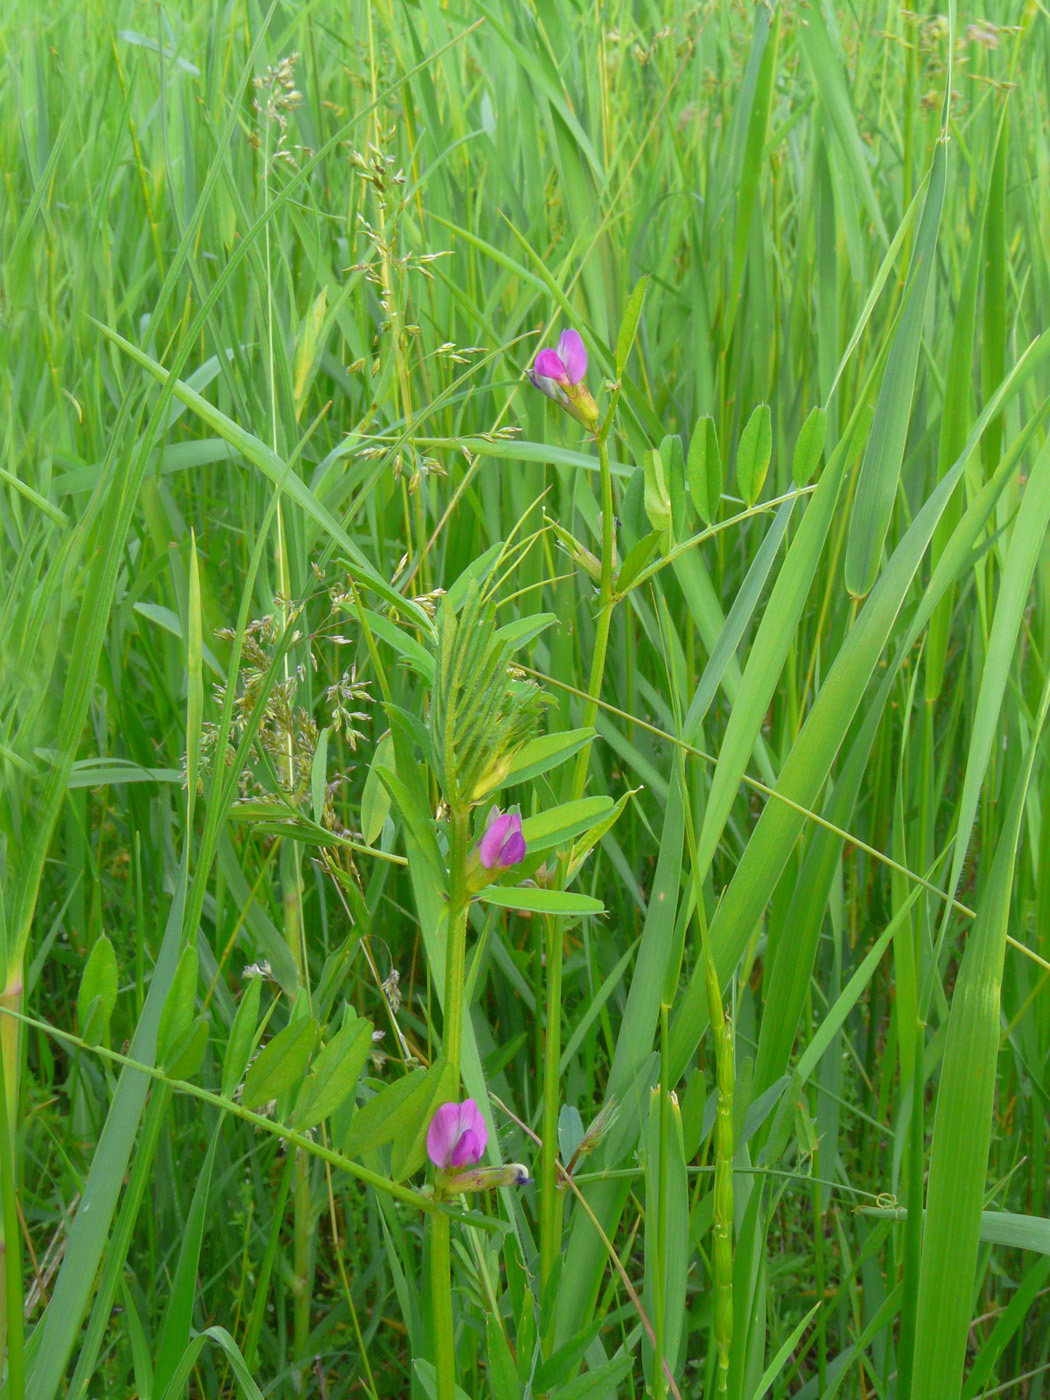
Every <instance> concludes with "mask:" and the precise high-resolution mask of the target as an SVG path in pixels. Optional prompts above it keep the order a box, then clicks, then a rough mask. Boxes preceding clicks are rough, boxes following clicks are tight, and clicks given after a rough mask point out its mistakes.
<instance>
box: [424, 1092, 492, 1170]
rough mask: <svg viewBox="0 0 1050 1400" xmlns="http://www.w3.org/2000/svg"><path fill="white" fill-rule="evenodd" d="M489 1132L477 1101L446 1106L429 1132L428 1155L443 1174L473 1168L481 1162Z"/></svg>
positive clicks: (433, 1122) (431, 1123) (431, 1121)
mask: <svg viewBox="0 0 1050 1400" xmlns="http://www.w3.org/2000/svg"><path fill="white" fill-rule="evenodd" d="M488 1140H489V1130H488V1128H486V1126H485V1120H484V1118H482V1116H481V1110H480V1109H479V1108H478V1106H477V1104H476V1103H475V1102H474V1100H473V1099H466V1100H465V1101H464V1102H463V1103H443V1104H442V1105H441V1107H440V1108H439V1109H438V1111H437V1112H436V1113H435V1114H434V1116H433V1118H432V1119H431V1120H430V1127H429V1128H428V1129H427V1152H428V1154H429V1156H430V1160H431V1161H432V1162H433V1163H434V1166H435V1167H439V1168H440V1169H441V1170H442V1171H443V1172H447V1171H458V1170H459V1169H460V1167H473V1166H475V1165H476V1164H477V1163H478V1162H480V1161H481V1154H482V1153H483V1152H484V1151H485V1144H486V1143H487V1142H488Z"/></svg>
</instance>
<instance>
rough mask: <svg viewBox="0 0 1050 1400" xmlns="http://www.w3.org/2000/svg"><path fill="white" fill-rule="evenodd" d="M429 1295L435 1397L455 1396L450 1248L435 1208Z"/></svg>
mask: <svg viewBox="0 0 1050 1400" xmlns="http://www.w3.org/2000/svg"><path fill="white" fill-rule="evenodd" d="M430 1297H431V1302H432V1306H433V1319H434V1354H435V1358H436V1361H437V1400H455V1397H456V1348H455V1334H454V1331H453V1322H452V1250H451V1246H450V1243H449V1219H448V1216H447V1215H446V1214H445V1212H444V1211H441V1210H436V1211H435V1212H434V1215H433V1217H432V1219H431V1221H430Z"/></svg>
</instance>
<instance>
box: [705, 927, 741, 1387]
mask: <svg viewBox="0 0 1050 1400" xmlns="http://www.w3.org/2000/svg"><path fill="white" fill-rule="evenodd" d="M699 912H700V925H701V929H702V931H703V933H702V937H703V958H704V975H705V980H706V983H707V1004H708V1008H709V1013H710V1016H711V1030H712V1034H713V1035H714V1041H715V1064H716V1078H717V1090H718V1111H717V1116H716V1119H715V1123H716V1138H715V1186H714V1193H715V1195H714V1225H713V1229H712V1233H713V1236H714V1249H713V1251H712V1265H713V1268H714V1293H715V1307H714V1339H715V1349H716V1351H717V1352H718V1380H717V1386H716V1393H717V1394H718V1395H728V1394H729V1352H730V1348H731V1346H732V1343H733V1154H734V1150H735V1149H734V1133H733V1091H734V1081H735V1077H736V1070H735V1065H734V1060H733V1023H732V1020H731V1018H730V1017H729V1016H727V1015H726V1012H725V1007H724V1006H723V1003H722V994H721V991H720V989H719V986H718V973H717V971H716V970H715V963H714V958H713V957H712V955H711V949H710V945H709V942H708V938H707V919H706V917H705V915H704V913H703V906H702V905H701V906H700V911H699Z"/></svg>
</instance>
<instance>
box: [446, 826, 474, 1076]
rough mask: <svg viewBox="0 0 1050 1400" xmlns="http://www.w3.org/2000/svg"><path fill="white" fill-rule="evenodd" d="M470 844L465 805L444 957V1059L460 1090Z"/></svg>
mask: <svg viewBox="0 0 1050 1400" xmlns="http://www.w3.org/2000/svg"><path fill="white" fill-rule="evenodd" d="M469 846H470V815H469V811H468V809H467V808H466V807H461V808H458V809H456V810H455V811H453V812H452V831H451V846H450V850H449V872H448V948H447V952H446V958H445V1059H446V1060H447V1061H448V1063H449V1064H450V1065H451V1066H452V1068H453V1069H454V1070H455V1072H456V1091H457V1093H458V1091H459V1062H460V1050H461V1046H462V1041H463V983H464V980H465V977H466V964H467V911H468V909H469V906H470V891H469V890H468V889H467V851H468V849H469Z"/></svg>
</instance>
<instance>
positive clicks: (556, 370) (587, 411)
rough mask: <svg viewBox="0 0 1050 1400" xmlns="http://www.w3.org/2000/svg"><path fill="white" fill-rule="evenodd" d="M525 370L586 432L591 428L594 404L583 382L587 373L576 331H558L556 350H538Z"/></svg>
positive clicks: (595, 413) (583, 348) (595, 412)
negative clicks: (529, 366) (559, 333)
mask: <svg viewBox="0 0 1050 1400" xmlns="http://www.w3.org/2000/svg"><path fill="white" fill-rule="evenodd" d="M528 373H529V381H530V383H532V384H533V385H534V387H535V388H537V389H539V391H540V392H541V393H543V394H546V395H547V397H548V398H549V399H553V400H554V402H555V403H558V404H560V405H561V406H562V408H564V409H565V411H566V412H567V413H571V414H572V416H573V417H574V418H575V419H576V421H577V422H578V423H582V424H583V426H584V427H585V428H587V429H588V430H589V431H590V432H594V431H595V429H596V428H597V427H598V405H597V404H596V403H595V402H594V400H593V399H592V398H591V395H590V392H589V391H588V389H587V386H586V385H585V384H584V383H583V376H584V375H585V374H586V373H587V349H586V346H585V345H584V343H583V338H582V337H581V335H580V333H579V331H574V330H567V331H562V333H561V335H560V336H559V337H558V348H557V350H551V349H549V348H547V349H544V350H541V351H540V352H539V354H538V355H537V356H536V359H535V361H534V362H533V366H532V368H531V369H530V370H529V372H528Z"/></svg>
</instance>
